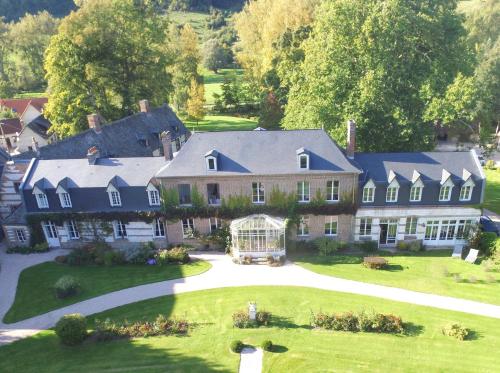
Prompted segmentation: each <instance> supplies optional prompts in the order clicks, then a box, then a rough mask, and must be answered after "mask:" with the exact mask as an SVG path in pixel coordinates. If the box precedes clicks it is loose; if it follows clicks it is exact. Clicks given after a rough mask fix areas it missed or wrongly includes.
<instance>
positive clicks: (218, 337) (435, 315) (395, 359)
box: [0, 279, 500, 373]
mask: <svg viewBox="0 0 500 373" xmlns="http://www.w3.org/2000/svg"><path fill="white" fill-rule="evenodd" d="M228 281H230V279H228ZM250 300H255V301H256V302H257V307H258V308H259V309H266V310H268V311H270V312H272V313H273V316H275V317H274V320H273V321H272V325H271V326H270V327H262V328H258V329H243V330H241V329H236V328H233V327H232V322H231V315H232V313H233V312H234V311H236V310H238V309H242V308H245V307H246V305H247V303H248V301H250ZM319 310H322V311H326V312H343V311H350V310H352V311H360V310H375V311H378V312H387V313H389V312H390V313H394V314H396V315H399V316H401V317H402V318H403V320H404V321H405V322H408V323H411V327H410V328H409V333H408V335H388V334H375V333H351V332H331V331H320V330H311V328H310V327H309V320H310V314H311V311H315V312H317V311H319ZM158 313H164V314H168V315H171V316H172V315H173V316H178V317H184V318H186V319H188V320H189V321H191V322H192V323H196V325H195V327H194V328H193V329H192V330H191V331H190V333H189V335H188V336H185V337H152V338H140V339H135V340H118V341H110V342H100V343H97V342H92V341H88V342H86V343H84V344H83V345H82V346H78V347H73V348H70V347H64V346H61V345H60V344H59V342H58V340H57V337H56V336H55V335H54V333H53V332H52V331H47V332H43V333H41V334H39V335H37V336H35V337H31V338H28V339H25V340H21V341H18V342H15V343H13V344H11V345H7V346H3V347H0V371H6V372H10V371H12V372H66V371H71V372H95V371H105V370H113V371H134V372H135V371H137V372H146V371H147V372H150V371H151V372H164V371H173V372H236V371H237V370H238V363H239V356H238V355H237V354H233V353H231V352H230V351H229V344H230V342H231V341H232V340H234V339H241V340H242V341H243V342H244V343H247V344H252V345H254V346H255V345H260V343H262V341H263V340H265V339H270V340H272V342H273V343H274V344H275V345H277V346H278V347H277V351H276V352H273V353H268V352H266V353H265V355H264V369H263V371H264V372H457V373H458V372H493V371H498V364H499V363H500V355H498V354H497V353H495V352H496V351H497V350H498V347H499V346H500V328H498V320H496V319H493V318H491V319H490V318H486V317H479V316H472V315H467V314H462V313H456V312H451V311H445V310H439V309H433V308H428V307H421V306H414V305H409V304H405V303H398V302H391V301H385V300H381V299H378V298H372V297H366V296H358V295H352V294H344V293H336V292H328V291H324V290H318V289H309V288H300V287H244V288H225V289H215V290H208V291H202V292H193V293H186V294H180V295H177V296H166V297H161V298H156V299H151V300H147V301H143V302H139V303H135V304H131V305H127V306H123V307H119V308H115V309H112V310H110V311H107V312H104V313H101V314H98V315H96V316H95V317H97V318H99V319H100V320H103V319H105V318H108V317H109V318H112V319H114V320H116V321H121V320H123V319H125V318H126V319H128V320H130V321H132V320H139V319H144V318H147V319H152V318H154V317H155V316H156V315H157V314H158ZM90 319H93V318H90ZM449 322H459V323H461V324H462V325H464V326H466V327H468V328H470V329H472V330H473V331H474V338H473V340H469V341H458V340H456V339H454V338H451V337H445V336H443V335H442V333H441V329H442V327H443V326H444V325H447V324H448V323H449Z"/></svg>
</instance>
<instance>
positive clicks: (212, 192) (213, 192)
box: [207, 183, 221, 206]
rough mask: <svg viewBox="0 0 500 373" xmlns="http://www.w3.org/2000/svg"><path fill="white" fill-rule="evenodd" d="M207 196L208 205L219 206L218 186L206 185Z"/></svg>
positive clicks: (215, 184)
mask: <svg viewBox="0 0 500 373" xmlns="http://www.w3.org/2000/svg"><path fill="white" fill-rule="evenodd" d="M207 196H208V204H209V205H215V206H217V205H220V203H221V199H220V193H219V184H217V183H213V184H207Z"/></svg>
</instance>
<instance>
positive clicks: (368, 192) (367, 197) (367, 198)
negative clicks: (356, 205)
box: [363, 180, 375, 203]
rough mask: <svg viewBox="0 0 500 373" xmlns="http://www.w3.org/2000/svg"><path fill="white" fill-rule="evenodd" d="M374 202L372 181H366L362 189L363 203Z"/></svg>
mask: <svg viewBox="0 0 500 373" xmlns="http://www.w3.org/2000/svg"><path fill="white" fill-rule="evenodd" d="M374 200H375V184H374V183H373V181H372V180H370V181H368V182H367V183H366V184H365V186H364V187H363V202H364V203H368V202H373V201H374Z"/></svg>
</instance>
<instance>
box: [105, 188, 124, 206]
mask: <svg viewBox="0 0 500 373" xmlns="http://www.w3.org/2000/svg"><path fill="white" fill-rule="evenodd" d="M108 194H109V203H110V204H111V206H121V205H122V199H121V197H120V192H118V191H116V190H110V191H109V192H108Z"/></svg>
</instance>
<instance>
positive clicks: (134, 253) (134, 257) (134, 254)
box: [122, 242, 156, 264]
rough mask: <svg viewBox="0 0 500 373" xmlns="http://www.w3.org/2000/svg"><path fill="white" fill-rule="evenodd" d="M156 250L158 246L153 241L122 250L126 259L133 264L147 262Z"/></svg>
mask: <svg viewBox="0 0 500 373" xmlns="http://www.w3.org/2000/svg"><path fill="white" fill-rule="evenodd" d="M155 252H156V247H155V245H154V243H153V242H146V243H144V244H142V245H140V246H136V247H133V248H130V249H126V250H123V251H122V253H123V255H124V258H125V261H126V262H128V263H132V264H146V263H147V261H148V260H149V259H153V258H154V255H155Z"/></svg>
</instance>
